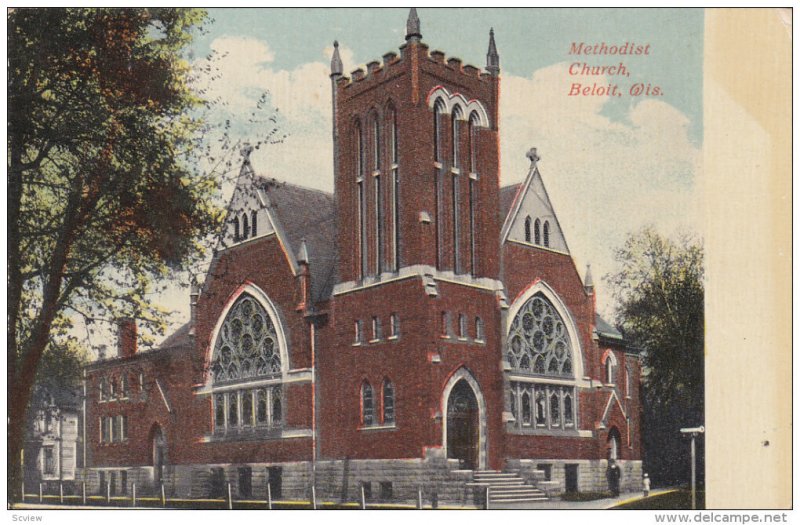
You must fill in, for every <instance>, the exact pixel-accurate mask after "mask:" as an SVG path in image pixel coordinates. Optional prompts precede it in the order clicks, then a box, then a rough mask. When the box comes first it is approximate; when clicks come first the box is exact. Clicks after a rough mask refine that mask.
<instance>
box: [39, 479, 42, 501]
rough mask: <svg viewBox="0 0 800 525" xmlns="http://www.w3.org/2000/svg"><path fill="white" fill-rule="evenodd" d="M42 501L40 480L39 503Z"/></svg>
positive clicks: (40, 483)
mask: <svg viewBox="0 0 800 525" xmlns="http://www.w3.org/2000/svg"><path fill="white" fill-rule="evenodd" d="M41 502H42V482H41V481H40V482H39V503H41Z"/></svg>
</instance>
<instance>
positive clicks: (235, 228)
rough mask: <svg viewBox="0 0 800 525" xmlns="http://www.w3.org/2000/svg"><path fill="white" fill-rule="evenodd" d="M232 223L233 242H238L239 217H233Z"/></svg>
mask: <svg viewBox="0 0 800 525" xmlns="http://www.w3.org/2000/svg"><path fill="white" fill-rule="evenodd" d="M231 222H232V223H233V242H239V217H234V218H233V220H232V221H231Z"/></svg>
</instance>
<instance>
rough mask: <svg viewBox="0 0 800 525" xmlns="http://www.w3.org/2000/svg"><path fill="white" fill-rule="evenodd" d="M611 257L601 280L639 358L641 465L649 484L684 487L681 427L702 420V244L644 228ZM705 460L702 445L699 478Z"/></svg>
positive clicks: (686, 464) (685, 474) (685, 449)
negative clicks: (612, 263)
mask: <svg viewBox="0 0 800 525" xmlns="http://www.w3.org/2000/svg"><path fill="white" fill-rule="evenodd" d="M615 259H616V262H617V264H618V267H619V270H618V271H617V272H616V273H614V274H612V275H610V276H607V277H606V280H607V282H608V283H609V285H610V286H611V288H612V289H613V290H614V295H615V299H616V301H617V311H616V318H617V323H618V325H619V327H620V329H621V330H622V331H623V333H624V334H625V337H626V338H627V339H628V340H629V341H631V342H632V344H633V345H634V346H636V347H638V348H639V349H641V351H642V357H643V385H642V386H643V394H644V399H643V405H644V414H643V415H644V421H643V423H644V429H643V439H644V450H645V464H646V468H647V469H648V472H650V475H651V477H652V478H653V479H654V482H659V483H662V484H674V483H679V482H684V481H687V480H688V478H689V460H688V450H689V448H688V443H687V441H686V438H684V437H682V435H681V434H680V433H679V430H680V428H682V427H690V426H692V427H693V426H698V425H701V424H703V417H704V366H703V365H704V361H703V353H704V335H705V334H704V309H703V294H704V292H703V247H702V245H701V243H700V242H699V241H698V240H696V239H694V238H692V237H690V236H685V235H684V236H681V237H679V238H677V239H675V240H671V239H667V238H664V237H662V236H661V235H659V234H658V233H657V232H655V231H654V230H653V229H652V228H645V229H643V230H642V231H640V232H637V233H635V234H632V235H630V236H629V237H628V239H627V240H626V241H625V243H624V245H623V246H622V247H621V248H619V249H618V250H616V252H615ZM703 457H704V454H703V453H702V447H701V452H700V454H699V458H700V462H699V465H700V468H699V469H698V472H700V473H701V475H702V472H703V468H702V466H703ZM684 458H685V460H684Z"/></svg>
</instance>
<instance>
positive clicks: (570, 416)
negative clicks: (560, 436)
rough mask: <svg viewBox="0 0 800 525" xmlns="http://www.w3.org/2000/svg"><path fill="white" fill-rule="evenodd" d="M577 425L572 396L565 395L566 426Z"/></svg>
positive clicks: (569, 394)
mask: <svg viewBox="0 0 800 525" xmlns="http://www.w3.org/2000/svg"><path fill="white" fill-rule="evenodd" d="M574 425H575V416H574V413H573V408H572V394H571V393H569V392H567V393H565V394H564V426H565V427H572V426H574Z"/></svg>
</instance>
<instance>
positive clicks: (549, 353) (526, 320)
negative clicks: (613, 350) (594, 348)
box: [506, 294, 573, 377]
mask: <svg viewBox="0 0 800 525" xmlns="http://www.w3.org/2000/svg"><path fill="white" fill-rule="evenodd" d="M506 357H507V358H508V362H509V364H510V365H511V369H512V370H513V371H514V372H517V373H520V372H521V373H524V374H532V375H545V376H556V377H572V376H573V369H572V348H571V345H570V340H569V336H568V334H567V329H566V326H565V325H564V321H563V319H561V316H560V315H559V314H558V312H556V309H555V308H553V305H552V304H551V303H550V301H548V300H547V299H546V298H545V297H544V296H543V295H541V294H536V295H534V296H533V297H531V298H530V299H529V300H528V301H527V302H526V303H525V304H524V305H523V306H522V308H520V310H519V312H518V313H517V315H516V317H515V318H514V321H513V322H512V323H511V330H509V334H508V343H507V348H506Z"/></svg>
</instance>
